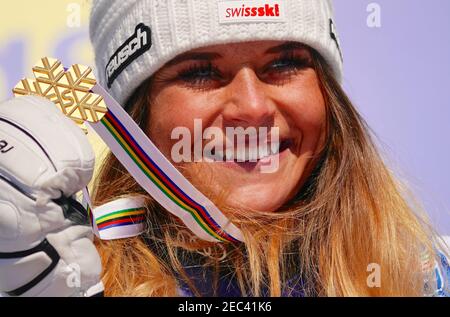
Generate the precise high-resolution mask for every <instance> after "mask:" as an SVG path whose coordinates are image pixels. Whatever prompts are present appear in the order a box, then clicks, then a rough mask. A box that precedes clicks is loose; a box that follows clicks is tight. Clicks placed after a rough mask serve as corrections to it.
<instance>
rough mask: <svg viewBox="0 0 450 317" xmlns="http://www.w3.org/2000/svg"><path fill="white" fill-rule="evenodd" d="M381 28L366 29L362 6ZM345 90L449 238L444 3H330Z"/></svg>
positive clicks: (449, 61)
mask: <svg viewBox="0 0 450 317" xmlns="http://www.w3.org/2000/svg"><path fill="white" fill-rule="evenodd" d="M372 2H375V3H378V4H379V5H380V6H381V28H369V27H368V26H367V23H366V20H367V17H368V15H369V13H368V12H367V11H366V9H367V5H368V4H369V3H372ZM335 11H336V24H337V29H338V32H339V36H340V39H341V46H342V48H343V53H344V60H345V62H344V86H345V89H346V91H347V93H348V94H349V95H350V97H351V99H352V101H353V102H354V103H355V104H356V106H357V108H358V109H359V110H360V112H361V113H362V114H363V116H364V117H365V118H366V120H367V122H368V123H369V125H370V126H371V128H372V129H373V130H374V131H375V134H376V135H377V136H378V140H379V141H380V142H379V144H380V146H381V149H382V151H383V153H384V155H385V157H386V158H387V162H388V164H389V166H390V167H391V168H392V169H393V170H394V171H395V173H396V174H397V175H399V176H400V177H402V179H404V180H406V182H407V184H408V185H409V187H410V188H411V189H412V190H413V192H414V193H415V194H416V195H417V197H418V198H419V199H420V200H421V202H422V203H423V205H424V206H425V209H426V210H427V212H428V213H429V214H430V218H431V221H432V224H433V225H435V227H436V228H437V229H438V230H439V232H440V233H442V234H446V235H449V234H450V217H449V216H450V212H449V211H450V167H449V164H450V124H449V123H450V1H448V0H432V1H430V0H429V1H424V0H379V1H361V0H358V1H348V0H336V1H335Z"/></svg>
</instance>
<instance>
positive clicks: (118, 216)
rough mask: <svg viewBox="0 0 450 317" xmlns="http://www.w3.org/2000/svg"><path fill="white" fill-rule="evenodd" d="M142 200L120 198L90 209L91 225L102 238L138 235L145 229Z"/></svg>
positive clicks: (110, 238) (109, 238) (144, 210)
mask: <svg viewBox="0 0 450 317" xmlns="http://www.w3.org/2000/svg"><path fill="white" fill-rule="evenodd" d="M143 206H144V200H143V199H142V198H137V197H126V198H120V199H117V200H114V201H111V202H109V203H106V204H104V205H101V206H99V207H96V208H94V210H92V215H93V223H92V224H93V227H94V231H96V232H97V233H96V235H97V236H98V237H99V238H100V239H102V240H113V239H123V238H129V237H135V236H138V235H140V234H141V233H142V232H144V230H145V212H146V209H145V207H143Z"/></svg>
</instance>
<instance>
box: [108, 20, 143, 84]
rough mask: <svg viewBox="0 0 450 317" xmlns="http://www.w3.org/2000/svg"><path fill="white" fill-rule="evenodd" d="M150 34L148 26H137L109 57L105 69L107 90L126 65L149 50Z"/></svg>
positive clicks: (141, 24)
mask: <svg viewBox="0 0 450 317" xmlns="http://www.w3.org/2000/svg"><path fill="white" fill-rule="evenodd" d="M151 34H152V33H151V30H150V28H149V27H148V26H146V25H145V24H143V23H140V24H138V25H137V26H136V30H135V32H134V34H133V35H132V36H131V37H129V38H128V39H127V40H126V41H125V42H124V43H123V44H122V45H121V46H120V47H119V48H118V49H117V51H115V53H114V54H113V55H112V56H111V58H110V60H109V62H108V64H106V69H105V72H106V80H107V83H108V88H111V86H112V84H113V82H114V80H116V78H117V76H119V75H120V73H121V72H123V70H124V69H125V68H126V67H127V66H128V65H130V64H131V63H132V62H133V61H134V60H135V59H136V58H138V57H139V56H141V55H142V54H144V52H146V51H148V50H149V49H150V48H151V46H152V36H151Z"/></svg>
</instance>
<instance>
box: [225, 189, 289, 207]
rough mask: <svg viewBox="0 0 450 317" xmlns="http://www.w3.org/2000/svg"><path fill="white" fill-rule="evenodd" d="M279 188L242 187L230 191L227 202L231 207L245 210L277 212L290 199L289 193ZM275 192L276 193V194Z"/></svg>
mask: <svg viewBox="0 0 450 317" xmlns="http://www.w3.org/2000/svg"><path fill="white" fill-rule="evenodd" d="M252 187H253V186H252ZM255 187H258V186H255ZM277 188H278V190H277V189H276V188H267V187H266V188H254V189H242V188H240V189H239V191H238V192H234V193H230V195H229V196H228V197H227V199H226V201H225V204H226V206H227V207H228V208H230V209H234V210H241V211H244V212H276V211H277V210H279V209H280V207H282V206H283V205H284V204H285V203H286V202H287V201H288V199H289V195H288V193H280V192H279V187H277ZM277 191H278V193H277ZM274 193H276V194H275V195H274Z"/></svg>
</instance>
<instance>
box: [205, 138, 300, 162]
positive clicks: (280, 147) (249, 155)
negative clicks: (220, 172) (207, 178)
mask: <svg viewBox="0 0 450 317" xmlns="http://www.w3.org/2000/svg"><path fill="white" fill-rule="evenodd" d="M292 145H293V141H292V139H285V140H282V141H281V142H279V143H272V144H264V145H263V146H261V145H260V146H257V147H249V146H244V147H242V148H239V149H227V150H225V151H215V149H214V148H213V150H212V151H211V157H210V156H208V158H210V159H212V160H213V161H217V162H227V163H236V164H238V165H248V166H252V165H256V164H257V163H258V162H260V161H262V162H264V161H267V160H270V159H271V158H273V157H276V156H278V155H280V154H282V153H283V152H285V151H286V150H288V149H289V148H290V147H292Z"/></svg>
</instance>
